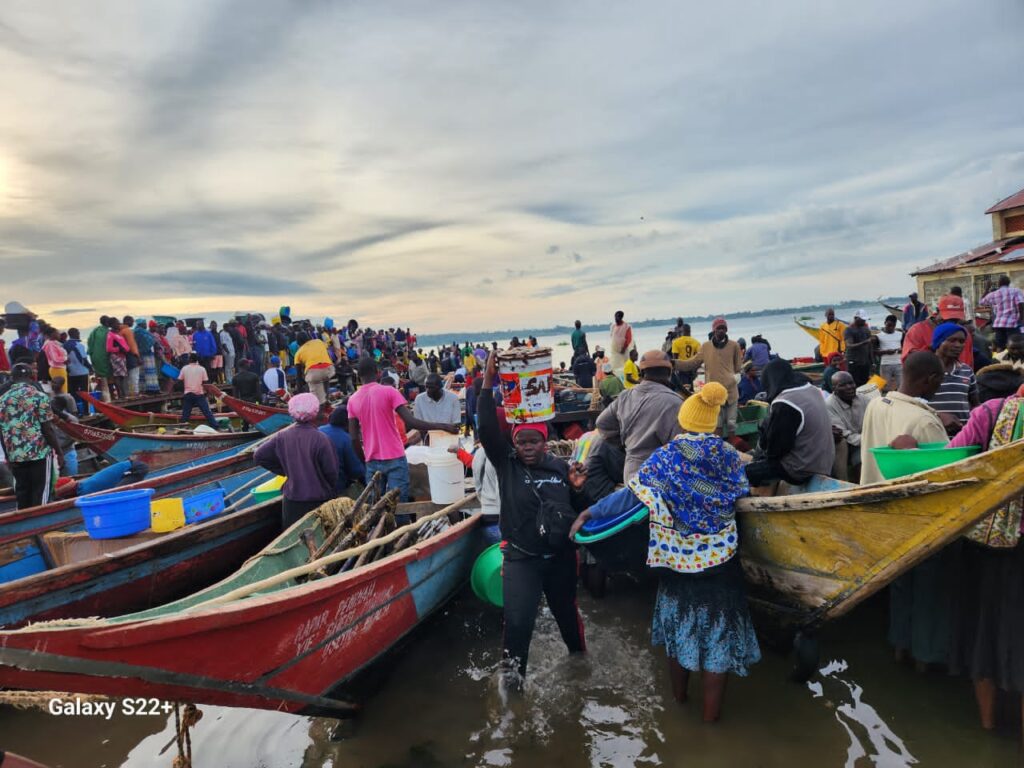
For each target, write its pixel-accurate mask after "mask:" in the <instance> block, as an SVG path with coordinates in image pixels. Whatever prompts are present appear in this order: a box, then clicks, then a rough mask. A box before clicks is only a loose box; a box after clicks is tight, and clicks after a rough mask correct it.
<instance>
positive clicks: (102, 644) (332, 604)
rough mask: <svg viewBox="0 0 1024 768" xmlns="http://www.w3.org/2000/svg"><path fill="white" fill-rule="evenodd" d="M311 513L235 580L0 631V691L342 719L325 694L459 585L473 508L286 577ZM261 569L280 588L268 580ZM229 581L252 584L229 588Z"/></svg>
mask: <svg viewBox="0 0 1024 768" xmlns="http://www.w3.org/2000/svg"><path fill="white" fill-rule="evenodd" d="M472 498H473V497H467V499H466V500H464V502H468V501H470V500H472ZM267 503H268V504H276V502H267ZM458 506H459V505H458V504H457V505H453V507H448V508H446V509H445V510H444V511H448V510H452V511H453V510H454V508H455V507H458ZM311 516H313V517H315V513H311ZM310 520H311V517H310V516H307V517H306V518H303V520H300V521H299V522H298V523H296V524H295V525H294V526H292V527H291V528H289V529H288V531H286V532H285V533H284V534H282V535H281V536H280V537H279V538H278V539H276V540H275V541H274V542H272V543H271V544H270V545H269V546H268V547H267V548H266V549H265V550H264V552H263V554H262V555H261V556H259V557H255V558H251V559H250V560H249V561H248V563H247V564H246V566H245V567H243V568H242V569H241V570H240V571H239V572H238V573H237V574H235V576H233V577H231V578H229V579H227V580H225V581H224V582H221V583H220V584H217V585H214V586H213V587H210V588H208V589H206V590H204V591H203V592H200V593H198V594H195V595H192V596H190V597H188V598H185V599H184V600H180V601H178V602H176V603H171V604H169V605H166V606H162V607H160V608H155V609H153V610H151V611H146V612H143V613H138V614H133V615H128V616H120V617H117V618H114V619H107V620H92V621H88V622H84V623H81V624H75V623H70V624H67V625H61V624H48V625H43V626H29V627H26V628H25V629H22V630H18V631H3V632H0V686H4V687H8V688H20V689H28V690H58V691H63V690H74V691H80V692H85V693H100V694H106V695H111V696H147V697H149V696H152V697H157V698H160V699H163V700H167V701H191V702H196V703H208V704H221V705H228V706H240V707H255V708H263V709H274V710H284V711H288V712H303V713H307V714H320V715H327V716H333V717H339V716H344V715H346V714H349V713H350V712H351V709H352V705H351V704H349V703H347V702H345V701H343V700H340V699H338V698H336V697H333V696H332V695H331V691H332V690H333V689H335V688H336V687H337V686H338V685H339V684H340V683H343V682H345V681H347V680H349V679H351V678H352V677H353V676H354V675H356V673H358V672H359V671H361V670H363V669H364V668H365V667H367V666H368V665H369V664H370V663H372V662H373V661H374V660H375V659H377V658H378V657H379V656H381V655H382V654H383V653H384V652H385V651H387V650H388V649H389V648H391V647H392V646H394V645H395V644H396V643H397V642H398V641H399V640H400V639H401V638H402V637H403V636H405V635H406V634H407V633H409V632H410V631H412V630H413V629H414V628H415V627H416V626H417V624H419V623H420V622H422V621H423V619H424V618H425V617H426V616H427V615H428V614H430V613H431V612H432V611H434V610H436V609H437V608H439V607H440V606H442V605H443V604H444V603H445V601H446V600H447V599H448V598H449V597H450V596H451V595H452V594H453V593H454V591H455V590H456V589H458V587H459V586H460V585H461V584H462V583H464V582H465V580H466V578H467V577H468V575H469V570H470V567H471V565H472V562H473V559H474V557H475V556H476V553H477V550H478V544H479V542H478V532H479V527H478V522H479V515H474V516H472V517H470V518H468V519H466V520H463V521H462V522H459V523H456V524H455V525H452V526H451V527H449V528H447V529H446V530H444V531H442V532H440V533H438V534H437V535H435V536H433V537H432V538H427V539H426V540H425V541H421V542H417V543H416V544H414V545H413V546H412V547H410V548H408V549H403V550H401V551H398V552H395V553H393V554H390V555H388V556H386V557H384V558H383V559H381V560H378V561H376V562H373V563H370V564H368V565H364V566H362V567H358V568H355V569H353V570H350V571H347V572H342V573H339V574H336V575H334V576H329V577H327V578H324V579H321V580H319V581H309V582H306V583H297V581H296V580H295V579H294V578H288V577H289V576H292V575H293V572H292V571H291V570H289V569H293V568H294V567H295V566H297V565H300V564H302V563H305V561H306V558H307V550H306V546H305V545H304V544H303V543H302V541H301V539H300V538H299V536H300V534H301V533H302V531H303V530H304V529H305V528H308V527H312V525H313V523H311V522H310ZM317 536H318V539H319V537H322V531H320V532H319V533H318V534H317ZM274 575H276V576H278V578H279V581H280V583H274V582H275V580H274V579H273V578H267V577H268V576H270V577H273V576H274ZM239 587H241V588H242V589H241V591H242V592H246V591H249V592H252V591H253V590H255V593H254V594H249V595H248V596H244V595H239V594H238V590H239ZM233 590H235V594H232V591H233ZM243 649H244V652H243Z"/></svg>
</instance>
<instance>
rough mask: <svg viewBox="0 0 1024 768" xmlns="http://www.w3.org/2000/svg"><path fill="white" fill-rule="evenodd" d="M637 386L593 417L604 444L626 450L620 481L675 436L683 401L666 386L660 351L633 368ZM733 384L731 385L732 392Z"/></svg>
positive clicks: (666, 362) (666, 361)
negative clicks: (638, 379)
mask: <svg viewBox="0 0 1024 768" xmlns="http://www.w3.org/2000/svg"><path fill="white" fill-rule="evenodd" d="M637 367H638V368H639V369H640V383H639V384H637V385H636V386H635V387H633V388H632V389H630V390H628V391H626V392H623V393H622V394H620V395H619V396H618V397H617V398H615V400H613V401H612V403H611V405H609V406H608V408H606V409H605V410H604V411H603V412H602V413H601V415H600V416H598V417H597V428H598V430H599V431H600V432H601V436H602V437H603V438H604V439H606V440H612V441H614V442H617V443H619V444H620V445H622V447H623V448H625V450H626V466H625V470H624V477H626V478H627V479H628V478H630V477H632V476H633V475H635V474H636V473H637V471H638V470H639V469H640V467H641V465H642V464H643V463H644V461H646V460H647V458H648V457H649V456H650V455H651V454H652V453H654V452H655V451H656V450H657V449H658V448H660V447H661V446H663V445H665V444H667V443H668V442H669V441H670V440H671V439H672V438H673V437H675V436H676V435H677V434H679V422H678V421H677V420H676V415H677V414H678V413H679V406H680V405H682V402H683V399H682V398H681V397H680V396H679V395H677V394H676V393H675V392H673V391H672V390H671V389H670V388H669V386H670V383H671V381H672V359H671V358H670V357H669V356H668V355H667V354H665V353H664V352H662V351H661V350H660V349H656V350H651V351H650V352H644V354H643V356H642V357H641V358H640V363H639V365H638V366H637ZM735 387H736V383H735V382H733V390H734V391H735Z"/></svg>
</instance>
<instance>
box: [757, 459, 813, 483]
mask: <svg viewBox="0 0 1024 768" xmlns="http://www.w3.org/2000/svg"><path fill="white" fill-rule="evenodd" d="M745 471H746V473H747V480H748V481H749V482H750V484H751V485H753V486H762V485H771V484H772V483H774V482H775V481H776V480H784V481H785V482H787V483H789V484H790V485H802V484H803V483H805V482H807V479H808V478H807V477H804V478H797V477H793V475H791V474H789V472H787V471H786V468H785V467H783V466H782V462H781V461H779V460H778V459H758V460H757V461H752V462H750V463H749V464H747V466H746V470H745ZM808 477H809V476H808Z"/></svg>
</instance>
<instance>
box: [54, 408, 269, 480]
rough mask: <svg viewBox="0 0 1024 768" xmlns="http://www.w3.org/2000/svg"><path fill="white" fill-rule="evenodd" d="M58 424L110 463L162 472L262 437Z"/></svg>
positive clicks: (240, 434)
mask: <svg viewBox="0 0 1024 768" xmlns="http://www.w3.org/2000/svg"><path fill="white" fill-rule="evenodd" d="M56 424H57V426H58V427H60V429H62V430H63V431H64V432H65V433H67V434H68V436H70V437H71V438H72V439H74V440H75V441H76V442H80V443H85V444H87V445H88V446H89V447H90V448H92V449H93V450H94V451H95V452H97V453H101V454H103V456H104V457H106V458H107V459H109V460H110V461H124V460H126V459H131V460H133V461H141V462H143V463H144V464H146V465H147V466H148V467H150V468H151V469H162V468H164V467H171V466H175V465H178V464H181V463H182V462H183V461H189V460H191V459H199V458H202V457H204V456H209V455H210V454H213V453H219V452H220V451H224V450H227V449H229V448H232V447H234V446H236V445H240V444H242V443H248V442H251V441H253V440H255V439H256V438H257V437H259V433H258V432H221V433H216V434H209V435H206V434H192V433H189V434H159V433H146V432H125V431H122V430H119V429H101V428H99V427H91V426H87V425H85V424H75V423H72V422H70V421H66V420H65V419H57V420H56Z"/></svg>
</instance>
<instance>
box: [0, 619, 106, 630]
mask: <svg viewBox="0 0 1024 768" xmlns="http://www.w3.org/2000/svg"><path fill="white" fill-rule="evenodd" d="M106 622H107V620H106V619H104V618H103V617H102V616H86V617H83V618H79V619H44V620H43V621H33V622H30V623H29V624H27V625H26V626H24V627H19V628H18V629H10V630H6V631H8V632H26V631H29V630H33V631H34V630H36V629H43V628H46V627H98V626H100V625H102V624H106Z"/></svg>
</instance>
